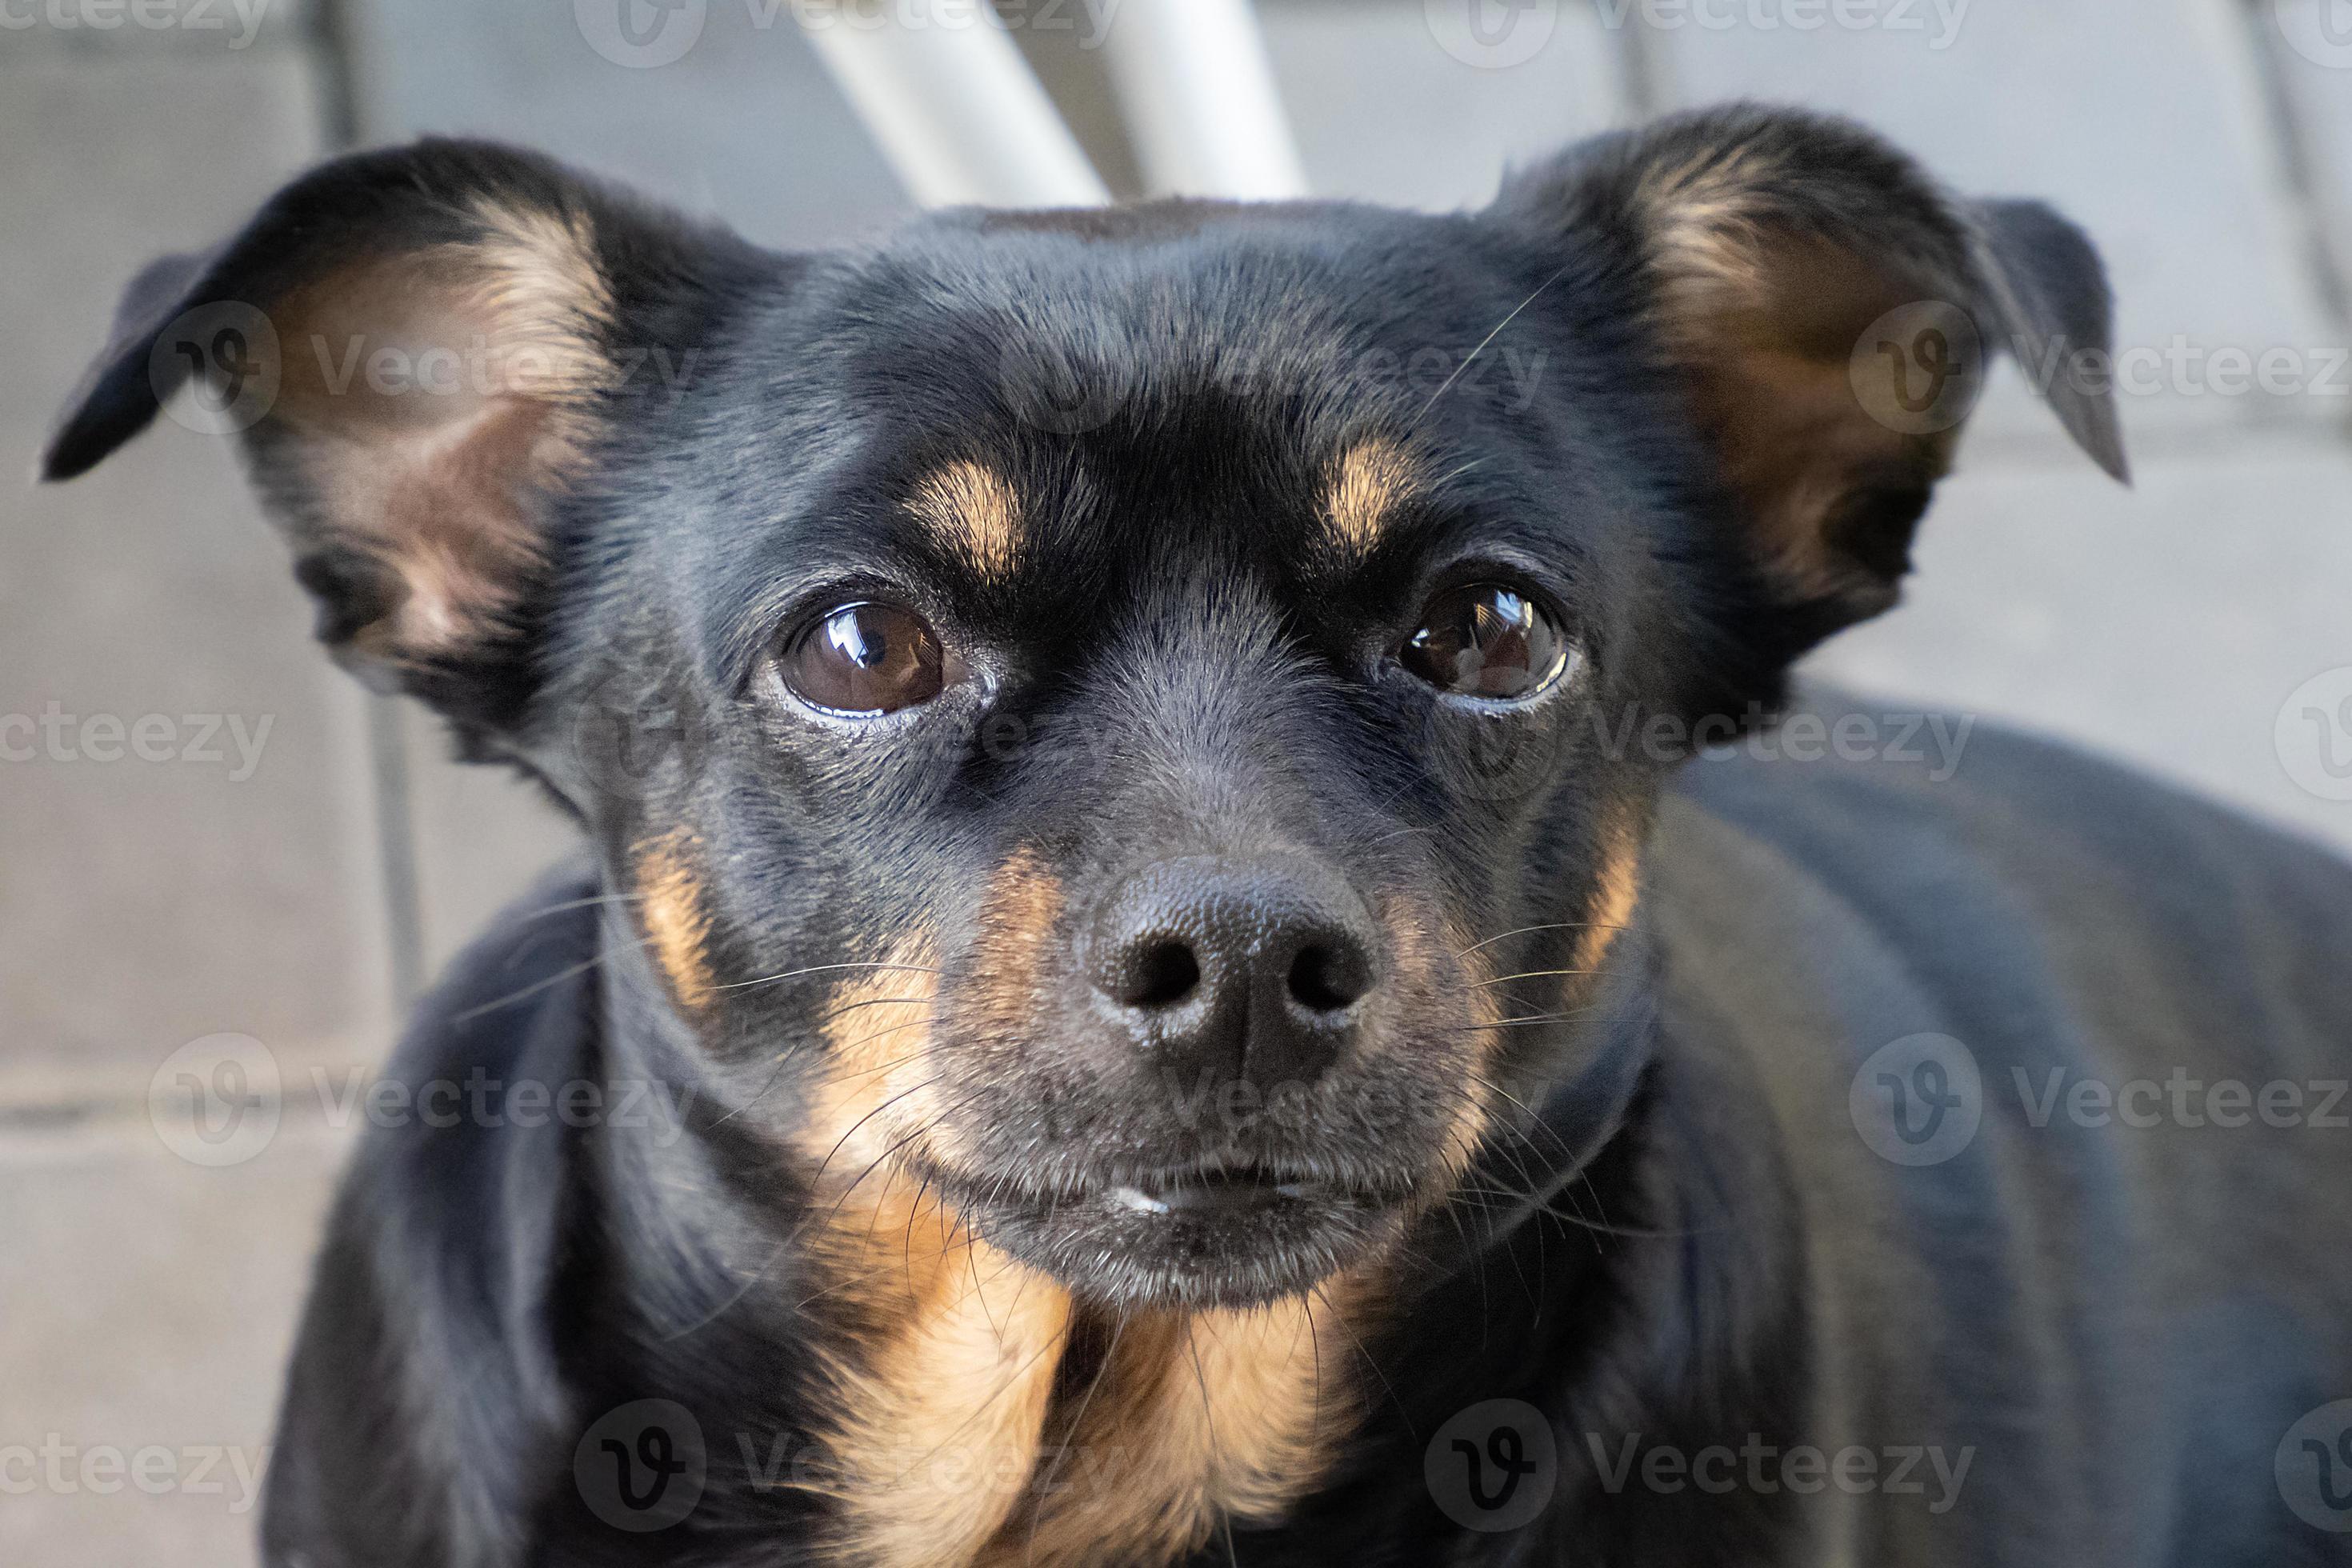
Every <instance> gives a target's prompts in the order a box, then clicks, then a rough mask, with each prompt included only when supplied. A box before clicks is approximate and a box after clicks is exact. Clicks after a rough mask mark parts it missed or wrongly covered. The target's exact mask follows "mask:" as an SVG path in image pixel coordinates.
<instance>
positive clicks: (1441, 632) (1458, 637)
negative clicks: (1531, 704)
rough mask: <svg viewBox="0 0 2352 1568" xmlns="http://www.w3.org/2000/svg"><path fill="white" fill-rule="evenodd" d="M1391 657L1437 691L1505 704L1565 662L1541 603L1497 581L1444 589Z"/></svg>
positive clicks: (1560, 638)
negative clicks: (1394, 655)
mask: <svg viewBox="0 0 2352 1568" xmlns="http://www.w3.org/2000/svg"><path fill="white" fill-rule="evenodd" d="M1397 660H1398V662H1399V663H1401V664H1402V665H1403V666H1404V668H1406V669H1408V670H1410V671H1412V673H1413V674H1414V675H1415V676H1418V677H1419V678H1420V679H1423V680H1425V681H1427V682H1428V683H1429V684H1430V685H1432V686H1433V687H1435V688H1436V689H1438V690H1440V691H1443V692H1445V693H1447V694H1448V695H1451V696H1457V697H1477V698H1484V699H1486V700H1490V701H1500V702H1507V701H1511V700H1515V699H1517V698H1522V697H1527V696H1529V695H1531V694H1532V693H1534V692H1536V691H1538V690H1540V689H1542V688H1543V687H1544V686H1546V685H1547V684H1549V682H1550V681H1551V679H1553V678H1554V677H1555V676H1557V675H1558V674H1559V672H1560V670H1561V668H1564V667H1565V665H1566V664H1567V662H1568V639H1567V637H1565V636H1564V635H1563V634H1562V633H1561V631H1560V629H1559V625H1558V624H1557V623H1556V622H1554V621H1553V619H1552V618H1551V616H1549V614H1547V613H1546V612H1545V611H1544V609H1543V608H1542V606H1540V605H1538V604H1537V603H1536V602H1535V601H1534V600H1533V599H1531V598H1529V597H1528V595H1525V594H1523V593H1521V592H1519V591H1518V590H1517V589H1516V588H1513V587H1510V586H1508V585H1507V584H1500V583H1474V584H1468V585H1466V586H1464V587H1460V588H1450V589H1448V590H1446V591H1445V592H1444V593H1443V594H1440V595H1437V596H1436V597H1435V598H1433V599H1432V600H1431V601H1430V602H1429V604H1428V605H1427V607H1426V608H1424V609H1423V611H1422V613H1421V625H1420V626H1418V627H1416V628H1415V629H1414V630H1413V633H1412V636H1410V637H1406V638H1405V640H1404V646H1403V647H1401V648H1400V649H1398V650H1397Z"/></svg>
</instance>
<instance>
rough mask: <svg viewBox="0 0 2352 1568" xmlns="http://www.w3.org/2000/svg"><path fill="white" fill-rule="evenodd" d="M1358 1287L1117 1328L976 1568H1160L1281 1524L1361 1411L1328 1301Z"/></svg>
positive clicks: (1343, 1333) (1346, 1348) (1349, 1345)
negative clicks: (1259, 1525)
mask: <svg viewBox="0 0 2352 1568" xmlns="http://www.w3.org/2000/svg"><path fill="white" fill-rule="evenodd" d="M1355 1293H1356V1286H1355V1285H1354V1284H1353V1283H1352V1282H1350V1281H1347V1280H1339V1281H1334V1282H1333V1284H1332V1285H1331V1286H1329V1287H1327V1288H1326V1289H1324V1290H1321V1291H1318V1292H1317V1293H1316V1295H1314V1296H1312V1297H1309V1298H1307V1299H1305V1300H1298V1299H1289V1300H1281V1301H1276V1302H1273V1303H1271V1304H1269V1305H1267V1306H1265V1307H1260V1308H1255V1309H1252V1310H1231V1311H1208V1312H1198V1313H1188V1314H1176V1313H1153V1314H1145V1315H1141V1316H1137V1317H1131V1318H1129V1319H1127V1320H1126V1321H1124V1322H1122V1323H1120V1324H1119V1325H1118V1326H1117V1327H1116V1328H1115V1329H1114V1330H1113V1332H1114V1333H1115V1335H1116V1346H1115V1349H1114V1350H1113V1351H1112V1352H1110V1353H1109V1354H1108V1357H1107V1358H1106V1360H1105V1361H1104V1363H1103V1365H1102V1368H1101V1371H1100V1373H1099V1374H1098V1376H1097V1379H1096V1380H1095V1382H1094V1384H1093V1385H1092V1386H1091V1387H1089V1388H1087V1389H1085V1390H1082V1391H1081V1393H1080V1394H1078V1395H1076V1396H1075V1398H1074V1401H1073V1405H1074V1409H1073V1411H1072V1412H1071V1414H1070V1415H1068V1416H1066V1418H1065V1421H1066V1424H1065V1425H1064V1426H1062V1428H1061V1429H1060V1431H1059V1433H1058V1435H1057V1438H1056V1443H1055V1447H1056V1449H1057V1450H1058V1454H1057V1457H1056V1458H1055V1459H1054V1460H1053V1461H1052V1468H1051V1469H1050V1471H1049V1472H1048V1473H1047V1475H1045V1476H1041V1477H1040V1484H1039V1485H1037V1486H1036V1487H1034V1488H1033V1489H1032V1494H1033V1495H1032V1498H1031V1506H1030V1508H1029V1509H1028V1510H1026V1512H1025V1513H1024V1515H1023V1516H1020V1517H1016V1518H1015V1519H1014V1520H1013V1521H1012V1523H1011V1524H1010V1525H1008V1527H1007V1528H1006V1530H1005V1531H1004V1533H1003V1536H1002V1537H1001V1538H1000V1539H999V1540H998V1541H997V1542H994V1543H993V1544H992V1547H991V1548H990V1550H989V1551H988V1552H985V1553H983V1554H982V1556H981V1558H980V1559H979V1563H980V1564H981V1565H982V1568H1014V1565H1015V1564H1022V1565H1030V1564H1034V1565H1036V1568H1095V1565H1108V1564H1118V1565H1119V1568H1153V1565H1157V1564H1163V1563H1173V1562H1176V1561H1179V1560H1181V1559H1182V1558H1184V1557H1186V1556H1188V1555H1190V1554H1191V1553H1192V1552H1197V1551H1198V1550H1200V1548H1201V1547H1202V1546H1203V1545H1205V1544H1207V1543H1208V1542H1209V1541H1210V1540H1212V1539H1213V1537H1214V1536H1215V1535H1216V1533H1217V1531H1219V1530H1220V1529H1221V1528H1223V1521H1226V1520H1227V1519H1238V1520H1243V1521H1274V1520H1276V1519H1278V1518H1280V1516H1281V1514H1282V1512H1283V1510H1285V1509H1286V1508H1287V1507H1288V1506H1289V1505H1290V1504H1291V1503H1293V1502H1295V1501H1296V1500H1297V1499H1298V1498H1299V1497H1301V1496H1303V1495H1305V1494H1306V1493H1307V1492H1308V1491H1310V1490H1312V1489H1314V1487H1315V1486H1316V1485H1317V1484H1318V1482H1319V1481H1320V1480H1321V1479H1322V1477H1323V1475H1324V1472H1325V1471H1326V1469H1327V1468H1328V1466H1329V1463H1330V1459H1331V1456H1332V1453H1333V1451H1334V1450H1335V1448H1336V1446H1337V1441H1338V1438H1339V1436H1340V1434H1342V1433H1343V1432H1344V1431H1345V1430H1346V1429H1347V1428H1348V1427H1349V1426H1351V1425H1353V1423H1354V1422H1355V1421H1356V1420H1357V1419H1359V1418H1360V1415H1361V1414H1362V1412H1361V1408H1360V1396H1359V1392H1358V1384H1357V1383H1356V1381H1355V1379H1354V1378H1353V1376H1352V1375H1351V1374H1350V1369H1349V1363H1348V1361H1347V1358H1348V1357H1349V1356H1351V1355H1354V1354H1356V1353H1358V1352H1357V1351H1356V1349H1355V1345H1356V1340H1355V1338H1354V1337H1353V1336H1354V1335H1355V1333H1356V1332H1357V1331H1356V1330H1354V1329H1352V1328H1350V1327H1349V1326H1348V1325H1347V1324H1346V1323H1344V1322H1343V1321H1341V1319H1340V1312H1341V1310H1342V1309H1341V1307H1340V1306H1339V1305H1338V1304H1337V1303H1339V1302H1341V1301H1345V1300H1349V1299H1350V1298H1351V1297H1352V1296H1353V1295H1354V1294H1355Z"/></svg>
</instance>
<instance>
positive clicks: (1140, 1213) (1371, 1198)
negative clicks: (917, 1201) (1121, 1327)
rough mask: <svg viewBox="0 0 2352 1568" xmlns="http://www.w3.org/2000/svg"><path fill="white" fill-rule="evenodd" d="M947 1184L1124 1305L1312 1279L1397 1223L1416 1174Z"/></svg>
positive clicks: (1217, 1303) (981, 1220)
mask: <svg viewBox="0 0 2352 1568" xmlns="http://www.w3.org/2000/svg"><path fill="white" fill-rule="evenodd" d="M933 1179H934V1180H935V1181H937V1182H938V1183H939V1184H940V1185H941V1186H942V1187H944V1188H945V1189H946V1190H947V1192H948V1193H949V1194H950V1198H951V1200H952V1201H953V1202H954V1203H955V1204H956V1205H957V1207H958V1208H959V1210H960V1212H961V1214H962V1215H963V1216H964V1218H965V1219H966V1221H967V1222H968V1223H969V1224H971V1226H972V1228H973V1230H974V1231H975V1232H976V1233H977V1234H979V1235H981V1236H982V1237H986V1238H987V1239H988V1240H989V1241H990V1242H991V1243H992V1245H994V1246H996V1247H1001V1248H1002V1249H1003V1250H1004V1251H1005V1252H1007V1253H1009V1254H1011V1255H1012V1256H1013V1257H1015V1258H1019V1259H1021V1260H1022V1261H1024V1262H1026V1263H1028V1264H1031V1265H1032V1266H1034V1267H1035V1268H1040V1269H1042V1270H1044V1271H1045V1272H1046V1273H1048V1274H1051V1275H1052V1276H1054V1277H1055V1279H1058V1280H1059V1281H1060V1282H1061V1283H1062V1285H1063V1286H1064V1287H1065V1288H1066V1289H1068V1290H1069V1291H1070V1292H1071V1293H1072V1294H1073V1295H1074V1296H1076V1297H1078V1298H1079V1299H1081V1300H1087V1301H1088V1302H1091V1303H1093V1304H1097V1305H1101V1306H1106V1307H1112V1308H1118V1309H1125V1310H1133V1309H1148V1308H1168V1309H1179V1310H1195V1309H1201V1308H1207V1307H1242V1306H1254V1305H1258V1304H1262V1303H1264V1302H1265V1301H1269V1300H1275V1299H1276V1298H1279V1297H1283V1296H1288V1295H1296V1294H1299V1293H1302V1292H1305V1291H1307V1290H1309V1289H1313V1288H1314V1287H1315V1286H1317V1285H1318V1284H1320V1283H1321V1282H1322V1281H1324V1280H1325V1279H1328V1278H1330V1277H1331V1276H1332V1275H1333V1274H1336V1273H1338V1272H1339V1270H1341V1269H1342V1268H1346V1267H1348V1266H1349V1264H1350V1263H1353V1262H1355V1261H1357V1260H1359V1259H1360V1258H1363V1257H1364V1256H1366V1255H1367V1254H1369V1253H1370V1252H1371V1251H1373V1250H1374V1249H1376V1248H1377V1247H1378V1246H1379V1245H1380V1244H1381V1241H1382V1240H1383V1239H1384V1238H1387V1237H1393V1236H1395V1235H1397V1234H1398V1233H1400V1232H1401V1231H1402V1226H1403V1221H1404V1216H1405V1215H1406V1214H1407V1213H1408V1212H1409V1211H1410V1209H1411V1208H1412V1205H1413V1203H1414V1200H1415V1194H1416V1193H1417V1190H1418V1184H1416V1183H1412V1182H1410V1181H1406V1180H1402V1179H1375V1180H1369V1181H1368V1180H1365V1179H1362V1178H1361V1177H1356V1178H1354V1179H1341V1178H1339V1176H1337V1175H1336V1174H1334V1173H1324V1172H1317V1171H1308V1170H1303V1169H1286V1168H1282V1167H1278V1166H1272V1165H1260V1164H1243V1165H1200V1166H1192V1167H1184V1168H1179V1169H1173V1170H1164V1171H1133V1170H1129V1171H1118V1172H1109V1173H1101V1174H1099V1175H1096V1176H1091V1177H1080V1178H1076V1179H1071V1180H1066V1181H1062V1182H1057V1183H1055V1185H1054V1188H1053V1190H1050V1191H1049V1190H1045V1189H1044V1188H1042V1187H1039V1186H1032V1185H1024V1184H1018V1183H1006V1182H993V1183H992V1182H987V1181H972V1180H970V1179H965V1178H958V1177H956V1176H953V1175H950V1174H947V1173H934V1176H933Z"/></svg>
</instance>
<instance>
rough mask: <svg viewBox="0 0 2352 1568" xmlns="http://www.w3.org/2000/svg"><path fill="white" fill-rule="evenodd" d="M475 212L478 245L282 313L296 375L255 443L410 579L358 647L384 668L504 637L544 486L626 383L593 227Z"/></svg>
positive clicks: (367, 271) (289, 375) (527, 565)
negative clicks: (605, 398)
mask: <svg viewBox="0 0 2352 1568" xmlns="http://www.w3.org/2000/svg"><path fill="white" fill-rule="evenodd" d="M470 216H472V217H473V218H474V219H475V220H476V221H477V222H478V224H479V226H480V228H479V232H478V236H477V237H475V238H474V239H472V240H470V241H467V242H463V243H455V244H448V245H441V246H436V247H430V248H427V249H424V250H419V251H413V252H410V253H408V254H405V255H400V256H393V257H388V258H380V259H376V260H373V261H370V262H368V263H366V264H364V265H362V266H360V267H357V268H347V269H345V270H343V271H341V272H339V273H336V274H334V275H332V276H330V277H327V278H324V279H319V280H318V281H316V282H313V283H311V284H310V285H308V286H307V287H305V288H303V289H298V290H297V291H295V292H294V293H293V294H291V295H289V296H288V297H287V298H286V299H285V300H282V301H280V302H279V303H278V306H277V308H276V309H275V310H273V311H272V312H271V316H272V320H273V321H274V323H275V324H276V326H277V327H278V338H279V350H280V361H281V365H282V369H283V376H282V380H281V384H280V388H279V393H278V400H277V402H276V404H275V405H274V406H273V408H272V410H271V414H270V417H269V418H268V420H267V421H265V422H264V424H263V425H262V426H260V427H259V428H258V429H257V431H256V433H255V435H256V438H257V441H259V442H261V443H262V444H264V445H265V446H268V447H272V448H273V449H274V450H275V451H276V452H277V453H278V455H280V456H281V457H282V458H284V459H285V460H287V461H289V462H290V463H291V465H292V468H293V470H294V471H295V472H296V473H298V474H299V476H300V478H301V479H302V480H303V481H304V483H305V484H306V485H307V487H308V488H309V489H310V490H311V491H312V492H313V493H314V494H315V495H316V497H317V498H318V504H317V505H316V506H315V507H313V508H310V509H308V510H307V512H306V515H305V521H311V520H313V519H314V520H315V521H316V523H317V524H318V525H320V526H322V528H323V531H324V532H325V534H326V536H327V537H328V538H329V539H331V540H332V541H333V542H337V543H340V544H342V545H344V546H347V547H355V548H357V549H358V550H360V551H361V552H363V553H365V554H366V555H369V556H371V557H373V559H374V560H376V561H377V562H379V563H382V564H383V565H384V566H386V567H388V568H389V569H390V570H391V572H392V573H393V574H394V577H395V578H396V579H397V582H398V584H399V586H400V587H401V589H402V590H404V592H403V595H402V596H401V598H400V600H399V602H398V603H397V604H396V605H394V606H393V607H392V608H391V609H390V610H389V611H388V612H387V613H386V615H385V616H384V618H383V621H381V622H379V623H378V624H377V625H375V626H372V627H369V628H365V629H364V630H363V631H362V632H361V633H360V634H359V635H358V637H356V638H355V641H357V643H358V644H359V646H360V647H362V649H364V650H365V651H368V652H370V653H373V654H374V655H376V656H377V657H380V658H390V659H395V660H404V661H415V660H417V659H421V658H430V657H432V656H434V655H436V654H441V653H446V652H447V651H448V650H450V649H452V648H454V647H458V646H461V645H463V644H465V643H467V642H469V641H472V640H476V639H478V638H480V637H483V636H485V635H487V634H488V633H489V632H491V631H493V630H495V629H497V628H498V627H499V626H503V625H504V624H506V622H507V620H508V618H509V616H510V615H511V613H512V612H513V610H514V607H515V604H516V601H517V599H518V596H519V589H520V584H522V583H523V582H524V581H525V580H526V579H527V578H528V577H529V575H530V573H531V572H532V571H533V570H534V569H535V568H536V567H537V565H538V564H539V563H540V560H541V542H540V537H539V524H540V518H539V516H538V514H537V505H536V496H535V494H534V492H537V491H543V490H552V489H560V488H561V487H562V485H564V484H565V483H566V482H568V480H569V479H570V477H571V476H572V474H573V473H574V472H575V471H576V470H577V468H578V465H579V463H580V461H581V460H582V458H583V454H584V449H585V447H586V444H587V440H588V437H589V435H590V424H591V415H590V413H589V405H590V402H591V399H592V395H593V393H594V392H595V391H596V390H597V389H598V388H600V387H602V386H604V385H605V384H607V383H608V382H609V381H610V380H611V378H612V376H613V374H614V370H613V367H612V363H611V361H610V359H609V357H608V356H607V354H606V353H605V350H604V343H603V336H604V332H605V331H606V330H607V329H608V328H609V326H610V323H611V321H612V318H613V310H614V305H613V300H612V296H611V291H610V289H609V288H608V287H607V286H606V284H605V282H604V278H603V275H602V274H601V273H600V272H599V271H598V269H597V268H596V266H595V263H594V260H593V256H594V250H593V233H592V231H591V229H590V226H589V223H588V220H587V218H586V216H584V215H582V214H577V213H573V214H566V215H561V216H559V215H556V214H552V213H542V212H537V211H527V210H520V209H513V208H508V207H504V206H499V205H493V204H488V203H483V204H480V205H477V206H476V207H475V208H474V209H473V211H472V213H471V215H470ZM298 542H301V543H308V542H310V541H307V540H305V541H298Z"/></svg>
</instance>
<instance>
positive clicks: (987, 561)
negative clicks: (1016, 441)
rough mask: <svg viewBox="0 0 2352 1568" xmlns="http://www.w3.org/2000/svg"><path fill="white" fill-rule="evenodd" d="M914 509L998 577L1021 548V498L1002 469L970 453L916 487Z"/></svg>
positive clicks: (979, 568) (977, 567) (978, 567)
mask: <svg viewBox="0 0 2352 1568" xmlns="http://www.w3.org/2000/svg"><path fill="white" fill-rule="evenodd" d="M910 504H911V505H912V507H913V510H914V513H915V515H916V516H917V517H918V518H919V519H921V520H922V521H923V522H924V523H925V524H926V525H927V526H929V528H930V530H931V531H933V532H934V533H936V534H937V535H938V536H939V537H940V542H943V543H945V544H947V545H948V546H950V548H952V549H954V550H955V551H957V552H959V553H961V555H962V556H963V557H964V559H965V560H966V561H967V562H969V563H971V567H972V569H973V570H974V571H976V572H978V573H979V574H981V575H982V576H983V577H990V578H997V577H1003V576H1004V575H1005V574H1008V573H1010V572H1011V571H1012V570H1013V562H1014V561H1015V559H1016V558H1018V556H1019V554H1020V552H1021V543H1022V536H1023V533H1024V524H1023V522H1022V518H1021V498H1020V497H1019V496H1017V495H1015V494H1014V493H1013V486H1012V484H1011V483H1010V482H1009V481H1008V480H1006V479H1005V478H1004V476H1003V475H1002V474H1000V473H997V472H996V471H995V470H993V469H992V468H986V467H984V466H982V464H979V463H975V462H973V461H971V459H969V458H964V459H961V460H959V461H956V462H952V463H950V464H948V465H947V466H946V467H945V468H940V469H939V470H938V471H937V472H936V473H933V474H931V475H930V476H929V478H927V479H924V480H923V482H922V483H921V484H919V485H918V486H916V487H915V494H914V499H913V500H912V502H911V503H910Z"/></svg>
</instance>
